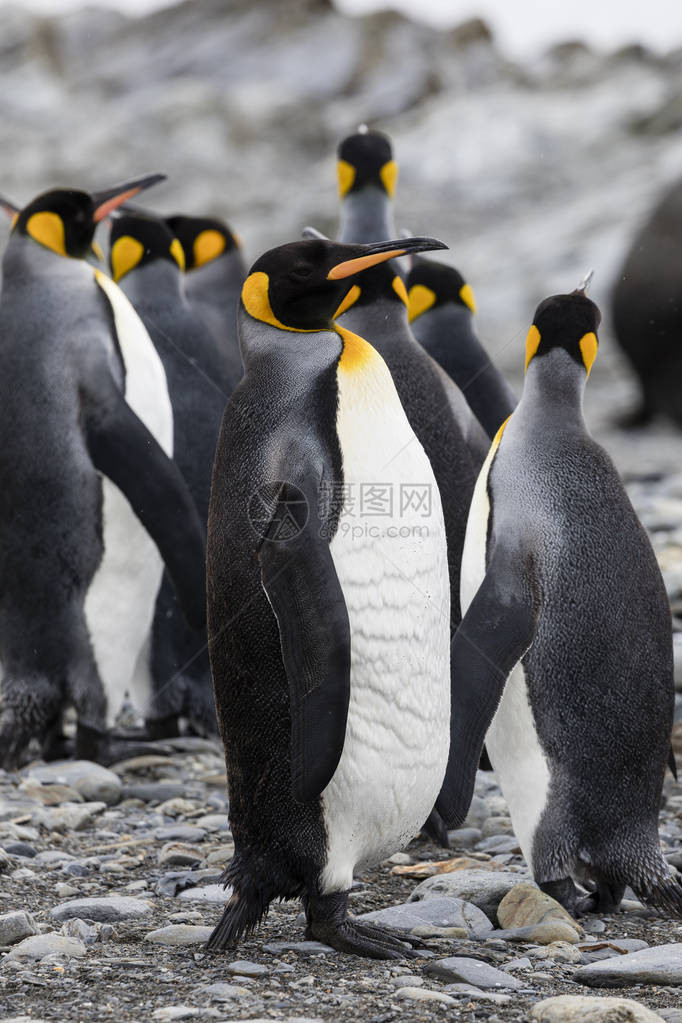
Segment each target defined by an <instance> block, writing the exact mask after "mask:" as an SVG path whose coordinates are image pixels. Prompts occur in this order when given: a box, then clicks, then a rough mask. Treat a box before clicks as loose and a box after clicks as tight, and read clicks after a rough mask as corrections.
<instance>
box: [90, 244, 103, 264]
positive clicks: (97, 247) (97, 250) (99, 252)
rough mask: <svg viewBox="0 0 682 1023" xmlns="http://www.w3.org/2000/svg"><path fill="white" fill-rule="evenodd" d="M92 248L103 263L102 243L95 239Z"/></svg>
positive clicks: (95, 255) (96, 257)
mask: <svg viewBox="0 0 682 1023" xmlns="http://www.w3.org/2000/svg"><path fill="white" fill-rule="evenodd" d="M90 249H91V251H92V254H93V256H94V257H95V259H97V260H99V262H100V263H103V262H104V253H103V252H102V246H101V245H100V243H99V242H95V241H93V243H92V245H91V246H90Z"/></svg>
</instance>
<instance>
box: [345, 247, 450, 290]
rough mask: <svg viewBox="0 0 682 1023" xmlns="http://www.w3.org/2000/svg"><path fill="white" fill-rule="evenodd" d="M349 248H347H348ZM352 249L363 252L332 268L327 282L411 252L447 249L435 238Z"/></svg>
mask: <svg viewBox="0 0 682 1023" xmlns="http://www.w3.org/2000/svg"><path fill="white" fill-rule="evenodd" d="M350 247H351V246H349V248H350ZM352 248H355V249H360V250H364V251H363V252H362V255H359V256H356V257H355V258H353V259H345V260H344V261H343V262H341V263H337V264H336V266H333V267H332V268H331V270H330V271H329V273H328V274H327V280H328V281H340V280H343V278H344V277H351V276H352V275H353V274H357V273H361V272H362V271H363V270H368V269H369V268H370V267H371V266H376V265H377V263H385V262H386V260H388V259H397V257H398V256H406V255H408V254H409V253H411V252H431V251H433V249H447V245H446V244H445V243H444V242H439V241H438V240H437V239H436V238H400V239H392V240H391V241H386V242H372V244H371V245H358V246H352Z"/></svg>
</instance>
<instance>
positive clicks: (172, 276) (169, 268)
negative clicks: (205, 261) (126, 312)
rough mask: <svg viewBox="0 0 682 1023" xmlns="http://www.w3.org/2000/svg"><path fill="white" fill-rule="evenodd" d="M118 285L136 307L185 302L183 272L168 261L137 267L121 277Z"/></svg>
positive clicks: (156, 260)
mask: <svg viewBox="0 0 682 1023" xmlns="http://www.w3.org/2000/svg"><path fill="white" fill-rule="evenodd" d="M118 285H119V287H120V288H121V290H122V291H123V292H124V293H125V295H126V296H127V297H128V298H129V299H130V301H131V302H132V303H133V305H134V306H135V307H140V308H145V307H149V306H157V305H159V304H160V303H164V304H165V303H166V302H167V301H168V299H171V300H175V301H178V302H183V303H184V302H185V289H184V283H183V275H182V272H181V271H180V269H179V267H177V266H176V265H175V264H174V263H171V262H169V260H167V259H155V260H153V261H152V262H151V263H143V264H142V266H136V267H135V269H133V270H131V271H130V272H129V273H127V274H125V276H123V277H121V279H120V280H119V281H118Z"/></svg>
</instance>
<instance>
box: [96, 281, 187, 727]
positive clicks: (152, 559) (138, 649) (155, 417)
mask: <svg viewBox="0 0 682 1023" xmlns="http://www.w3.org/2000/svg"><path fill="white" fill-rule="evenodd" d="M96 280H97V283H98V284H99V286H100V287H101V289H102V291H103V292H104V293H105V295H106V297H107V299H108V300H109V302H110V304H111V307H112V310H113V315H114V323H115V326H116V333H117V336H118V341H119V345H120V347H121V354H122V356H123V361H124V364H125V367H126V381H125V399H126V401H127V403H128V405H130V407H131V408H132V410H133V411H134V412H135V414H136V415H137V416H138V417H139V418H140V419H141V420H142V422H143V423H144V424H145V426H146V427H147V429H148V430H149V431H150V433H152V434H153V436H154V437H155V438H156V440H157V441H158V442H159V444H160V445H161V447H162V448H163V450H164V451H165V452H166V454H168V455H170V456H172V454H173V412H172V409H171V404H170V399H169V397H168V387H167V383H166V374H165V371H164V369H163V364H162V363H161V360H160V358H159V356H158V354H157V352H156V349H155V348H154V345H153V343H152V341H151V339H150V337H149V334H148V333H147V331H146V329H145V327H144V325H143V323H142V321H141V320H140V318H139V316H138V315H137V313H136V312H135V310H134V308H133V306H132V305H131V304H130V302H129V300H128V299H127V298H126V296H125V295H124V294H123V292H122V291H121V290H120V288H119V287H118V286H117V285H116V284H114V282H113V281H111V280H110V279H109V278H108V277H106V276H105V275H104V274H102V273H101V272H97V273H96ZM102 497H103V509H102V519H103V540H104V553H103V556H102V561H101V563H100V565H99V568H98V570H97V573H96V575H95V577H94V579H93V581H92V584H91V586H90V589H89V590H88V594H87V598H86V601H85V613H86V618H87V622H88V628H89V630H90V638H91V641H92V645H93V649H94V653H95V659H96V661H97V667H98V669H99V673H100V676H101V678H102V683H103V685H104V690H105V692H106V694H107V704H108V709H107V724H109V725H111V724H112V723H113V720H114V718H115V717H116V714H117V713H118V711H119V709H120V707H121V703H122V702H123V698H124V695H125V693H126V691H129V692H130V695H131V698H132V700H133V703H134V704H135V706H136V707H137V709H138V710H139V711H140V712H141V713H144V712H145V711H146V710H147V709H148V706H149V699H150V696H151V676H150V671H149V663H148V657H149V643H148V639H149V632H150V629H151V624H152V620H153V617H154V606H155V603H156V597H157V594H158V591H159V586H160V584H161V576H162V574H163V562H162V560H161V555H160V554H159V551H158V548H157V547H156V544H155V543H154V541H153V540H152V539H151V537H150V536H149V534H148V533H147V531H146V530H145V528H144V527H143V525H142V523H141V522H140V520H139V519H138V518H137V516H136V515H135V513H134V512H133V510H132V508H131V507H130V504H129V503H128V500H127V498H126V497H125V496H124V495H123V493H122V492H121V491H120V490H119V489H118V487H117V486H116V485H115V484H114V483H112V482H111V480H109V479H107V478H106V477H104V478H103V479H102Z"/></svg>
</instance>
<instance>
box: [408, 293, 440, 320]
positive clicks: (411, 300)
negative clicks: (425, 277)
mask: <svg viewBox="0 0 682 1023" xmlns="http://www.w3.org/2000/svg"><path fill="white" fill-rule="evenodd" d="M435 301H436V292H435V291H433V290H432V289H431V288H427V287H426V285H425V284H413V285H412V287H411V288H410V292H409V295H408V301H407V318H408V320H409V321H410V323H412V321H413V320H416V319H417V317H418V316H421V314H422V313H425V312H426V310H427V309H430V308H431V306H432V305H433V304H434V302H435Z"/></svg>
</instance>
